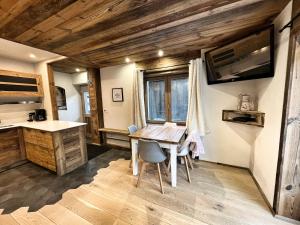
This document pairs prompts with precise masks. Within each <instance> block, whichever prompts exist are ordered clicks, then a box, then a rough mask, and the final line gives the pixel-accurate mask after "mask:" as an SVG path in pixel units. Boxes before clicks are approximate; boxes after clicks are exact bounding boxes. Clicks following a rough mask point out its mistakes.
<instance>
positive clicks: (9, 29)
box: [0, 0, 76, 39]
mask: <svg viewBox="0 0 300 225" xmlns="http://www.w3.org/2000/svg"><path fill="white" fill-rule="evenodd" d="M75 1H76V0H60V1H59V2H57V0H47V1H34V2H33V4H32V5H30V6H29V7H28V8H27V9H26V10H25V11H23V12H22V13H21V14H19V15H18V16H17V17H15V18H14V19H13V20H11V21H10V22H9V23H7V24H6V25H5V26H3V27H2V28H0V33H1V37H3V38H6V39H10V38H16V37H17V36H18V35H20V34H22V33H24V32H25V31H26V30H28V29H30V28H31V27H33V26H35V25H36V24H38V23H40V22H42V21H43V20H45V19H47V18H48V17H50V16H52V15H53V14H56V13H58V12H59V11H61V10H62V9H64V8H65V7H67V6H68V5H70V4H72V3H73V2H75Z"/></svg>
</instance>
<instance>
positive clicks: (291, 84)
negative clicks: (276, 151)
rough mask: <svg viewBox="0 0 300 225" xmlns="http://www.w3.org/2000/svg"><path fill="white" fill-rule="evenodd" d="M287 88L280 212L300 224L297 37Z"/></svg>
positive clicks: (299, 45)
mask: <svg viewBox="0 0 300 225" xmlns="http://www.w3.org/2000/svg"><path fill="white" fill-rule="evenodd" d="M293 46H294V49H293V59H292V61H291V65H292V66H291V73H290V74H291V76H290V79H289V81H288V86H287V96H286V98H287V100H286V111H285V114H286V115H285V118H284V119H285V126H284V132H283V135H282V140H281V142H282V156H281V158H280V162H279V163H280V164H279V170H280V175H279V184H278V187H277V188H278V193H277V194H278V196H277V198H278V199H277V213H278V215H280V216H284V217H289V218H291V219H294V220H299V221H300V35H298V36H297V37H295V40H294V44H293Z"/></svg>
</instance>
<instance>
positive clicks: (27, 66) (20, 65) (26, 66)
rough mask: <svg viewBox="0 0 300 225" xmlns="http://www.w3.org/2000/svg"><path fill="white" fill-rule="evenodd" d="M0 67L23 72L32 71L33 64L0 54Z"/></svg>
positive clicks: (33, 68)
mask: <svg viewBox="0 0 300 225" xmlns="http://www.w3.org/2000/svg"><path fill="white" fill-rule="evenodd" d="M0 69H2V70H11V71H16V72H23V73H34V72H35V65H34V64H33V63H28V62H23V61H19V60H15V59H10V58H5V57H3V56H0Z"/></svg>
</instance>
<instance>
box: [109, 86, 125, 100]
mask: <svg viewBox="0 0 300 225" xmlns="http://www.w3.org/2000/svg"><path fill="white" fill-rule="evenodd" d="M112 101H113V102H124V97H123V88H113V89H112Z"/></svg>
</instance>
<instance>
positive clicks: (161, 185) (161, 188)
mask: <svg viewBox="0 0 300 225" xmlns="http://www.w3.org/2000/svg"><path fill="white" fill-rule="evenodd" d="M156 165H157V170H158V178H159V183H160V190H161V193H162V194H164V189H163V184H162V179H161V172H160V165H159V163H156Z"/></svg>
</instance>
